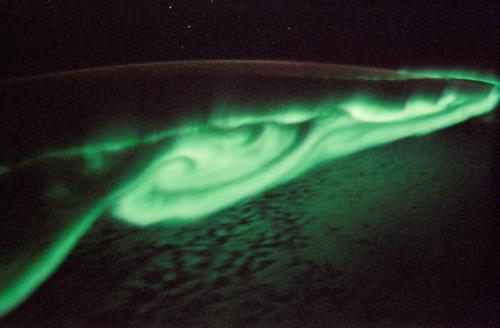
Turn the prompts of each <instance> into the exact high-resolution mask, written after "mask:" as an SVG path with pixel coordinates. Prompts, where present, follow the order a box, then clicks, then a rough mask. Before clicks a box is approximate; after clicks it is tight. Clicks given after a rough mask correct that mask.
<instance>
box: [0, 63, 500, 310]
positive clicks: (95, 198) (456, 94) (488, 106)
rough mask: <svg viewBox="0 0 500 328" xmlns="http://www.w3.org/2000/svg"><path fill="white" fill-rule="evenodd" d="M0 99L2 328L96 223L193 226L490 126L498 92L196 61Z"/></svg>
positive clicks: (54, 84) (7, 93)
mask: <svg viewBox="0 0 500 328" xmlns="http://www.w3.org/2000/svg"><path fill="white" fill-rule="evenodd" d="M0 93H1V97H0V99H2V100H0V105H1V108H2V115H4V118H5V121H6V123H4V126H2V130H1V131H2V138H0V139H1V140H0V142H1V144H0V146H1V147H2V149H3V155H2V158H0V186H1V187H0V188H1V189H0V190H1V195H0V196H1V197H2V209H3V210H4V215H5V217H4V224H3V227H4V231H3V232H2V233H1V234H0V237H1V241H2V243H5V244H6V245H7V246H6V247H3V248H2V250H1V253H0V263H1V268H0V316H3V315H5V314H7V313H8V312H9V311H11V310H12V309H13V308H15V307H16V306H17V305H18V304H20V303H21V302H22V301H23V300H25V299H26V298H27V297H29V295H30V294H31V293H33V291H34V290H35V289H36V288H37V287H38V286H39V285H40V284H41V283H43V281H45V280H46V279H47V278H48V277H49V276H50V275H51V274H52V273H53V272H54V271H55V270H56V269H57V267H58V266H59V265H60V264H61V263H62V261H64V259H65V258H66V257H67V255H68V254H69V253H70V251H71V250H72V249H73V247H74V246H75V245H76V243H77V242H78V240H79V239H80V238H81V236H82V235H83V234H85V233H86V232H87V231H88V230H89V229H90V228H91V226H92V224H93V223H94V222H95V220H97V219H98V218H99V217H100V216H101V215H103V214H104V213H110V215H111V216H112V217H113V218H116V219H117V220H121V221H124V222H126V223H128V224H132V225H136V226H146V225H151V224H166V225H168V224H175V225H178V224H190V223H192V222H194V221H196V220H202V219H203V218H204V217H206V216H207V215H210V214H213V213H216V212H217V211H220V210H223V209H225V208H228V207H230V206H232V205H234V204H236V203H237V202H239V201H241V200H243V199H247V198H249V197H255V196H257V195H259V194H260V193H262V192H264V191H266V190H269V189H271V188H273V187H275V186H278V185H281V184H284V183H287V182H288V181H291V180H292V179H295V178H297V177H299V176H301V175H302V174H304V173H305V172H307V171H309V170H311V169H313V168H315V167H318V166H319V165H321V164H323V163H325V162H327V161H331V160H334V159H336V158H340V157H344V156H348V155H350V154H353V153H356V152H359V151H362V150H365V149H369V148H372V147H376V146H379V145H383V144H387V143H390V142H394V141H397V140H400V139H403V138H408V137H415V136H420V135H425V134H429V133H432V132H434V131H437V130H439V129H444V128H446V127H450V126H452V125H455V124H459V123H461V122H464V121H466V120H468V119H470V118H472V117H476V116H480V115H483V114H486V113H488V112H490V111H492V110H493V109H495V107H496V106H497V104H498V101H499V98H500V87H499V82H498V80H497V79H496V78H495V77H492V76H486V75H485V74H478V73H475V72H465V71H446V70H431V71H424V70H421V71H419V70H415V71H413V70H401V71H390V70H383V69H371V68H361V67H350V66H341V65H331V64H313V63H295V62H265V61H204V62H202V61H200V62H172V63H160V64H142V65H130V66H117V67H106V68H97V69H89V70H81V71H74V72H62V73H52V74H46V75H40V76H34V77H28V78H19V79H13V80H4V81H1V82H0ZM20 127H21V128H20Z"/></svg>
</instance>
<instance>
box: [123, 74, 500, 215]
mask: <svg viewBox="0 0 500 328" xmlns="http://www.w3.org/2000/svg"><path fill="white" fill-rule="evenodd" d="M419 77H420V78H421V77H422V75H419ZM429 77H432V78H434V76H429ZM412 78H413V77H412ZM426 78H428V77H426ZM489 90H490V91H489V92H488V93H484V90H481V92H477V91H476V92H472V91H470V92H469V91H465V90H461V89H460V88H456V87H453V86H450V87H449V88H448V89H446V90H445V91H443V92H442V93H441V94H440V96H439V97H430V96H426V95H420V94H415V95H413V96H411V97H410V98H407V99H404V100H402V101H399V102H397V101H392V102H388V101H385V100H384V99H383V98H382V97H381V96H380V95H379V96H376V95H371V94H369V93H364V92H363V91H362V90H361V91H359V92H358V93H356V94H355V95H350V96H349V97H347V99H345V97H344V98H342V97H338V96H337V97H335V96H331V97H326V98H325V99H324V100H323V101H322V102H319V103H309V104H305V103H293V102H292V103H290V104H280V105H278V106H276V108H266V110H264V111H262V109H259V112H264V113H266V114H255V113H256V112H257V111H252V109H251V108H250V109H249V108H244V107H243V106H239V105H238V104H234V105H233V106H232V107H231V106H230V105H228V104H224V105H221V106H220V107H219V108H216V109H215V113H214V115H213V118H212V119H211V120H210V121H209V122H208V124H207V125H206V126H205V127H204V128H203V129H199V130H196V131H195V132H194V133H185V134H182V135H179V136H178V137H177V139H176V142H175V143H174V145H173V146H171V147H170V148H168V149H166V150H165V152H164V153H163V154H161V155H159V156H158V157H157V158H156V159H154V160H153V161H152V164H151V165H150V166H149V167H148V168H146V169H145V170H144V172H143V173H141V174H140V175H139V176H138V178H137V179H136V180H135V181H133V182H132V183H131V184H130V186H129V187H128V188H127V191H126V192H125V193H124V194H123V196H122V197H120V199H119V200H118V201H117V203H116V205H115V206H114V208H113V214H114V215H115V216H116V217H118V218H120V219H123V220H125V221H128V222H131V223H134V224H138V225H147V224H152V223H157V222H165V221H168V220H179V219H188V220H193V219H198V218H201V217H203V216H206V215H208V214H211V213H214V212H216V211H218V210H221V209H223V208H225V207H228V206H230V205H232V204H234V203H235V202H237V201H240V200H242V199H244V198H246V197H249V196H253V195H256V194H258V193H260V192H262V191H264V190H266V189H269V188H271V187H273V186H276V185H278V184H281V183H285V182H287V181H289V180H291V179H293V178H295V177H297V176H299V175H300V174H302V173H304V172H305V171H307V170H310V169H311V168H313V167H315V166H317V165H319V164H321V163H323V162H325V161H328V160H332V159H335V158H338V157H340V156H345V155H348V154H351V153H354V152H357V151H360V150H363V149H367V148H370V147H373V146H376V145H381V144H384V143H388V142H392V141H395V140H398V139H401V138H405V137H409V136H415V135H423V134H427V133H430V132H433V131H435V130H438V129H442V128H445V127H448V126H451V125H453V124H457V123H460V122H462V121H464V120H466V119H468V118H470V117H473V116H477V115H481V114H484V113H486V112H488V111H491V110H492V109H493V108H494V107H495V106H496V104H497V102H498V100H499V90H498V88H493V87H491V89H489ZM221 113H222V114H221ZM242 113H246V114H242Z"/></svg>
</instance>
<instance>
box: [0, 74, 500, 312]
mask: <svg viewBox="0 0 500 328" xmlns="http://www.w3.org/2000/svg"><path fill="white" fill-rule="evenodd" d="M400 74H401V75H402V76H406V78H407V79H441V80H443V79H444V80H450V81H451V82H453V80H457V81H460V80H465V81H469V82H473V83H479V84H481V86H482V87H483V88H481V91H480V92H479V91H477V90H476V89H473V90H471V91H470V92H467V91H464V90H462V89H460V88H455V87H454V83H450V86H449V87H448V88H447V89H446V90H444V91H443V92H441V93H440V94H439V96H438V97H435V96H429V95H426V94H418V93H417V94H414V95H412V96H411V97H409V98H408V97H407V98H405V99H404V100H397V101H388V100H386V99H384V97H382V96H381V95H375V94H371V93H369V92H364V91H363V90H358V91H356V92H355V93H350V94H348V95H345V94H344V95H339V94H336V93H335V90H333V91H332V93H331V95H327V96H325V97H324V98H323V99H322V100H320V101H318V102H310V101H309V102H301V101H291V102H289V103H282V104H277V105H273V106H270V107H269V108H264V109H263V108H259V111H254V109H253V108H248V105H242V104H238V103H234V102H233V103H232V102H228V101H226V102H221V103H219V104H218V105H216V106H215V108H214V109H213V111H212V114H211V116H210V118H209V119H208V121H206V122H203V123H192V124H186V125H185V126H181V127H179V128H176V129H168V130H166V131H163V132H160V133H154V134H150V135H148V136H145V137H142V138H129V139H127V140H118V141H113V142H109V141H108V142H102V143H97V144H89V145H84V146H78V147H72V148H68V149H63V150H57V151H51V152H46V153H43V154H41V155H38V156H36V157H33V158H28V159H25V160H23V161H21V162H19V163H18V164H17V165H14V166H9V165H0V176H1V175H8V174H9V173H10V172H12V171H15V170H16V169H18V168H21V167H26V166H30V165H32V164H33V163H37V162H40V161H44V160H46V159H50V158H74V157H81V158H85V159H87V161H88V162H89V168H90V169H91V170H99V168H100V167H101V166H102V162H103V158H104V155H105V154H108V153H120V152H121V151H123V150H126V149H131V148H134V147H139V146H141V145H147V144H155V143H160V142H164V141H165V143H166V147H165V148H164V150H163V151H162V152H160V153H159V154H158V155H156V156H155V158H152V159H151V160H150V161H149V164H147V165H146V167H145V168H144V169H143V170H142V171H141V172H138V173H137V174H135V177H133V178H132V179H128V180H127V181H123V182H121V184H120V186H119V187H117V188H116V189H115V190H113V191H112V192H111V193H109V194H108V195H107V196H106V197H104V198H103V199H101V200H99V201H98V202H97V204H94V206H93V207H92V209H91V210H89V212H88V213H86V214H85V215H83V217H82V218H80V219H79V221H77V222H76V223H75V224H74V225H72V226H71V227H69V228H68V229H66V230H65V231H64V232H62V233H60V235H59V237H58V238H59V239H58V240H57V241H56V242H54V243H53V244H52V245H51V246H50V247H49V248H48V250H46V251H45V252H44V254H43V256H40V258H39V259H37V260H36V261H33V262H32V263H31V264H30V265H28V266H26V269H23V272H22V273H21V274H19V273H18V272H17V271H16V270H17V268H14V269H13V270H12V272H8V270H7V271H2V274H1V276H0V282H1V285H0V287H1V288H2V289H1V290H0V316H3V315H5V314H6V313H8V312H9V311H10V310H12V309H13V308H14V307H15V306H17V305H18V304H19V303H21V302H22V301H23V300H25V299H26V298H27V297H28V296H29V295H30V294H31V293H32V292H33V291H34V290H35V289H36V288H37V287H38V286H39V285H40V284H41V283H42V282H43V281H45V280H46V279H47V277H49V276H50V275H51V274H52V273H53V272H54V271H55V270H56V269H57V267H58V266H59V265H60V263H61V262H62V261H63V260H64V259H65V258H66V257H67V255H68V254H69V252H70V251H71V249H73V247H74V246H75V245H76V243H77V242H78V240H79V239H80V238H81V236H82V235H83V234H85V232H87V231H88V230H89V229H90V228H91V226H92V224H93V222H95V220H96V219H97V218H99V217H100V215H102V214H103V213H104V212H105V211H107V210H110V211H111V213H112V215H113V216H114V217H115V218H117V219H120V220H123V221H126V222H128V223H131V224H134V225H139V226H145V225H149V224H154V223H164V224H169V223H172V224H179V223H181V224H182V223H184V222H185V223H189V222H193V220H199V219H201V218H203V217H206V216H207V215H210V214H213V213H215V212H217V211H220V210H222V209H224V208H227V207H229V206H231V205H233V204H235V203H237V202H238V201H241V200H243V199H245V198H248V197H252V196H255V195H258V194H259V193H262V192H263V191H265V190H268V189H270V188H273V187H275V186H277V185H279V184H283V183H286V182H287V181H290V180H291V179H294V178H297V177H299V176H300V175H301V174H303V173H305V172H307V171H308V170H311V169H313V168H314V167H317V166H318V165H321V164H322V163H325V162H327V161H330V160H333V159H335V158H339V157H342V156H346V155H349V154H352V153H355V152H358V151H361V150H364V149H368V148H371V147H374V146H378V145H382V144H386V143H389V142H393V141H396V140H399V139H402V138H406V137H410V136H419V135H425V134H428V133H431V132H433V131H436V130H438V129H443V128H446V127H449V126H452V125H455V124H457V123H460V122H463V121H465V120H467V119H469V118H471V117H474V116H479V115H482V114H485V113H487V112H489V111H492V110H493V109H494V108H495V107H496V105H497V103H498V101H499V98H500V84H499V82H498V81H497V80H496V79H495V78H494V77H486V76H482V75H478V74H475V73H467V72H449V71H448V72H447V71H427V72H424V71H422V72H408V71H401V72H400ZM398 79H402V78H401V77H399V78H398ZM484 86H487V88H484ZM485 90H487V91H485ZM167 141H168V142H167ZM6 282H8V285H7V286H5V284H6Z"/></svg>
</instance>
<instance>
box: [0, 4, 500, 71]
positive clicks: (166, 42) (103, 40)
mask: <svg viewBox="0 0 500 328" xmlns="http://www.w3.org/2000/svg"><path fill="white" fill-rule="evenodd" d="M415 3H418V4H415ZM0 13H1V23H0V25H1V26H2V27H1V29H0V31H1V34H0V35H1V36H0V42H1V43H0V44H1V48H0V49H1V56H0V65H1V66H0V72H1V76H0V77H2V78H5V77H13V76H22V75H29V74H35V73H43V72H50V71H62V70H69V69H77V68H85V67H94V66H106V65H116V64H128V63H140V62H156V61H172V60H191V59H196V60H198V59H286V60H304V61H316V62H318V61H319V62H332V63H339V64H353V65H365V66H378V67H387V68H399V67H406V66H411V67H421V66H425V67H428V66H441V67H465V68H472V69H475V68H479V69H483V70H495V69H497V70H498V57H499V52H498V49H497V48H498V45H499V44H500V2H498V1H480V2H479V1H472V0H471V1H447V2H445V1H439V0H438V1H432V2H431V1H418V2H417V1H411V2H410V1H404V2H403V1H393V0H379V1H377V0H371V1H361V0H349V1H347V0H346V1H326V0H309V1H285V0H272V1H269V0H268V1H262V0H252V1H249V0H245V1H241V0H234V1H222V0H196V1H193V0H185V1H175V0H146V1H144V0H141V1H132V0H131V1H67V0H65V1H60V0H46V1H32V0H30V1H19V0H17V1H1V10H0ZM495 45H497V46H495Z"/></svg>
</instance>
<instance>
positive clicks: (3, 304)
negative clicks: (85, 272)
mask: <svg viewBox="0 0 500 328" xmlns="http://www.w3.org/2000/svg"><path fill="white" fill-rule="evenodd" d="M105 204H106V202H102V203H100V204H98V205H97V206H96V207H94V208H93V209H91V210H90V211H89V212H88V213H87V214H85V215H84V216H83V217H82V218H81V219H80V220H76V221H75V224H74V225H73V226H71V227H70V228H68V229H67V230H66V231H63V232H62V233H60V234H59V236H58V238H57V239H56V240H55V241H53V243H52V244H51V245H50V246H49V247H48V248H47V249H45V250H44V251H43V253H42V254H41V255H40V256H39V257H38V258H36V259H35V260H33V259H31V258H30V259H27V260H28V261H29V260H31V261H32V262H30V263H25V262H26V261H22V262H20V263H16V265H14V266H2V274H1V277H0V278H1V279H0V285H1V286H2V287H3V286H7V287H6V288H3V289H2V290H0V317H1V316H2V315H3V314H5V313H7V312H8V311H10V310H11V309H12V308H13V307H15V306H16V305H18V304H19V303H21V302H22V301H23V300H24V299H26V298H27V297H28V296H29V295H31V293H33V291H34V290H35V288H37V287H38V286H39V285H40V284H41V283H42V282H44V281H45V280H46V279H47V278H48V277H49V276H50V275H52V274H53V273H54V271H56V269H57V267H59V265H60V264H61V263H62V262H63V261H64V259H65V258H66V257H67V255H68V254H69V252H71V250H72V249H73V248H74V247H75V245H76V243H77V242H78V241H79V240H80V238H81V237H82V236H83V235H84V234H85V233H86V232H87V231H88V230H89V229H90V227H91V226H92V224H93V223H94V221H95V220H96V219H97V218H98V217H99V215H100V214H101V213H102V211H103V210H104V208H105V206H104V205H105Z"/></svg>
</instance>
